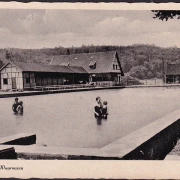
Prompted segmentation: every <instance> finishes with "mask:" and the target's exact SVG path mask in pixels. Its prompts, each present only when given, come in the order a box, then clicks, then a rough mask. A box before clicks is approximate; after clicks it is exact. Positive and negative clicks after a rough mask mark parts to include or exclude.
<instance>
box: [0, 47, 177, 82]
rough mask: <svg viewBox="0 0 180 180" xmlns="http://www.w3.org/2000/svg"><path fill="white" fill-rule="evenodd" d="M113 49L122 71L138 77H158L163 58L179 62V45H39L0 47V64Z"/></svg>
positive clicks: (44, 59)
mask: <svg viewBox="0 0 180 180" xmlns="http://www.w3.org/2000/svg"><path fill="white" fill-rule="evenodd" d="M115 50H116V51H117V52H118V54H119V58H120V61H121V64H122V67H123V70H124V73H125V74H127V75H130V76H132V77H135V78H138V79H152V78H162V70H163V61H164V62H165V63H180V48H177V47H172V48H161V47H157V46H155V45H144V44H143V45H142V44H134V45H131V46H94V45H89V46H86V45H82V46H81V47H69V48H65V47H55V48H43V49H1V50H0V66H2V65H3V63H4V62H5V61H7V60H11V61H21V62H36V63H46V64H48V63H49V62H50V61H51V60H52V58H53V57H55V56H60V55H70V54H79V53H93V52H106V51H115Z"/></svg>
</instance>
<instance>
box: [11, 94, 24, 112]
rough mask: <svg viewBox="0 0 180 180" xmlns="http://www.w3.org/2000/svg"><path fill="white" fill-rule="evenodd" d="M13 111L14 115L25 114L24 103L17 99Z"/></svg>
mask: <svg viewBox="0 0 180 180" xmlns="http://www.w3.org/2000/svg"><path fill="white" fill-rule="evenodd" d="M12 110H13V112H14V113H19V114H23V102H22V101H19V99H18V98H17V97H16V98H15V100H14V103H13V105H12Z"/></svg>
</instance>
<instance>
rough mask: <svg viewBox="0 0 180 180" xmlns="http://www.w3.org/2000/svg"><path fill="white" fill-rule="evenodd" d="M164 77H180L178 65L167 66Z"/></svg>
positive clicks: (179, 65)
mask: <svg viewBox="0 0 180 180" xmlns="http://www.w3.org/2000/svg"><path fill="white" fill-rule="evenodd" d="M166 75H180V64H167V69H166Z"/></svg>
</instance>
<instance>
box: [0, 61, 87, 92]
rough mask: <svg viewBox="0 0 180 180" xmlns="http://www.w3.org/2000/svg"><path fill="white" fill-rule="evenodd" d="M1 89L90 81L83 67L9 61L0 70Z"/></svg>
mask: <svg viewBox="0 0 180 180" xmlns="http://www.w3.org/2000/svg"><path fill="white" fill-rule="evenodd" d="M0 73H1V89H2V90H11V89H19V90H21V89H33V88H34V87H35V86H50V85H62V84H77V83H79V82H84V83H85V82H87V81H88V77H89V75H88V73H87V71H86V70H85V69H84V68H82V67H67V66H60V65H46V64H37V63H23V62H9V63H7V64H6V65H5V66H3V67H2V68H1V70H0Z"/></svg>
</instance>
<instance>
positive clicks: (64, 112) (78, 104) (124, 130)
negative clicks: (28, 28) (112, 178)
mask: <svg viewBox="0 0 180 180" xmlns="http://www.w3.org/2000/svg"><path fill="white" fill-rule="evenodd" d="M96 96H100V97H101V99H102V101H104V100H106V101H108V108H109V115H108V119H107V120H105V119H102V120H101V121H97V120H96V119H95V118H94V114H93V106H94V103H95V98H96ZM19 99H20V100H22V101H23V103H24V114H23V115H20V114H16V115H15V114H14V113H13V112H12V109H11V106H12V103H13V101H14V98H5V99H0V103H1V108H0V116H1V118H0V123H1V126H0V132H1V137H3V136H6V135H12V134H16V133H23V132H28V133H35V134H36V135H37V143H39V144H47V145H48V146H61V147H92V148H93V147H96V148H98V147H102V146H105V145H107V144H109V143H111V142H112V141H115V140H117V139H119V138H121V137H123V136H125V135H127V134H128V133H130V132H132V131H134V130H137V129H139V128H141V127H143V126H145V125H147V124H149V123H151V122H153V121H155V120H157V119H158V118H160V117H162V116H164V115H166V114H169V113H171V112H173V111H175V110H177V109H179V108H180V88H132V89H120V90H103V91H87V92H75V93H64V94H53V95H41V96H31V97H20V98H19Z"/></svg>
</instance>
